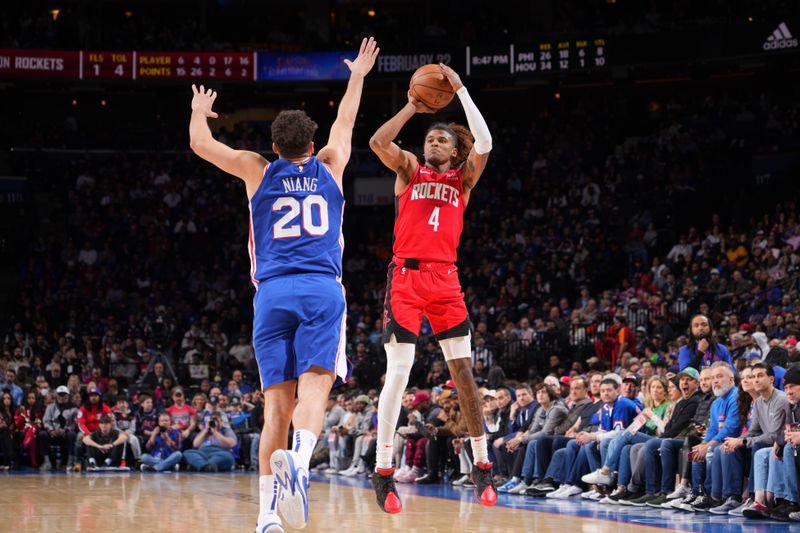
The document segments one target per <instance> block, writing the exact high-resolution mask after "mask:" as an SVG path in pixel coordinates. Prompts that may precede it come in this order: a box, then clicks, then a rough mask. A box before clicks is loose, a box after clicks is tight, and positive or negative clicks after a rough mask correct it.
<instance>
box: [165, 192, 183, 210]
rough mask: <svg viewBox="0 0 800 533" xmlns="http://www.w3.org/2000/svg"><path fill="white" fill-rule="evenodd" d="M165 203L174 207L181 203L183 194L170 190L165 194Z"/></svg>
mask: <svg viewBox="0 0 800 533" xmlns="http://www.w3.org/2000/svg"><path fill="white" fill-rule="evenodd" d="M164 203H165V204H167V205H168V206H170V207H173V208H174V207H175V206H176V205H178V204H179V203H181V195H180V194H178V193H176V192H175V191H170V192H168V193H167V194H165V195H164Z"/></svg>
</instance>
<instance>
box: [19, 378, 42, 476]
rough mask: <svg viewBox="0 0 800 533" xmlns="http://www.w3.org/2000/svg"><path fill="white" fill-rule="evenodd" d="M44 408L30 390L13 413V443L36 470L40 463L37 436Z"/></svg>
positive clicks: (34, 393) (33, 391)
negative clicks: (14, 433) (14, 435)
mask: <svg viewBox="0 0 800 533" xmlns="http://www.w3.org/2000/svg"><path fill="white" fill-rule="evenodd" d="M43 417H44V407H43V404H42V403H41V402H40V401H39V398H37V396H36V391H35V390H31V391H29V392H28V393H27V394H26V395H25V404H24V405H20V406H19V407H18V408H17V411H16V412H15V413H14V425H15V429H16V440H17V442H16V443H15V445H16V447H17V450H19V451H20V452H21V455H22V456H26V457H27V458H28V464H30V466H32V467H34V468H36V467H37V466H39V462H40V461H41V458H40V455H39V449H38V434H39V431H41V429H42V418H43Z"/></svg>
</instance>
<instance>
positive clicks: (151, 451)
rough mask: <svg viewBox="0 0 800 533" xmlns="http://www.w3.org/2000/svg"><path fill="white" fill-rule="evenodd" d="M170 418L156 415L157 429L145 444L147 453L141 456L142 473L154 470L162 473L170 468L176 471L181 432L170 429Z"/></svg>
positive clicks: (179, 453)
mask: <svg viewBox="0 0 800 533" xmlns="http://www.w3.org/2000/svg"><path fill="white" fill-rule="evenodd" d="M170 426H171V418H170V415H169V414H167V413H161V414H160V415H158V427H157V428H156V431H153V432H152V433H151V434H150V439H149V440H148V441H147V443H145V448H146V449H147V451H148V453H145V454H143V455H142V472H144V471H147V470H155V471H156V472H163V471H164V470H169V469H170V468H175V470H176V471H177V470H178V463H180V462H181V458H182V457H183V455H182V454H181V452H180V450H181V441H182V438H181V431H180V429H179V428H178V427H177V426H176V427H174V428H171V427H170Z"/></svg>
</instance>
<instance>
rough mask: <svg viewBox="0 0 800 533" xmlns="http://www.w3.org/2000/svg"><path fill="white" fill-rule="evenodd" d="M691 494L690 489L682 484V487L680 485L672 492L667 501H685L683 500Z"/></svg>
mask: <svg viewBox="0 0 800 533" xmlns="http://www.w3.org/2000/svg"><path fill="white" fill-rule="evenodd" d="M689 492H690V490H689V487H687V486H686V485H683V484H681V485H678V486H677V487H676V488H675V490H673V491H672V492H670V493H669V494H667V499H668V500H674V499H676V498H680V499H683V498H685V497H686V496H688V495H689Z"/></svg>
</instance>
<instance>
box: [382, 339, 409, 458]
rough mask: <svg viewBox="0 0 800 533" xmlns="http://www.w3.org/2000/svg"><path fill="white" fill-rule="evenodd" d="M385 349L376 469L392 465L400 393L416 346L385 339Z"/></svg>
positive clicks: (406, 380)
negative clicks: (384, 378) (384, 374)
mask: <svg viewBox="0 0 800 533" xmlns="http://www.w3.org/2000/svg"><path fill="white" fill-rule="evenodd" d="M383 346H384V348H386V380H385V381H384V384H383V390H382V391H381V397H380V400H378V443H377V448H376V461H375V467H376V468H391V467H392V451H393V444H394V430H395V426H397V419H398V418H399V417H400V407H402V403H403V392H404V391H405V390H406V386H407V385H408V375H409V373H411V365H413V364H414V351H415V349H416V346H415V345H413V344H409V343H398V342H394V339H393V342H389V343H386V344H384V345H383Z"/></svg>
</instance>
